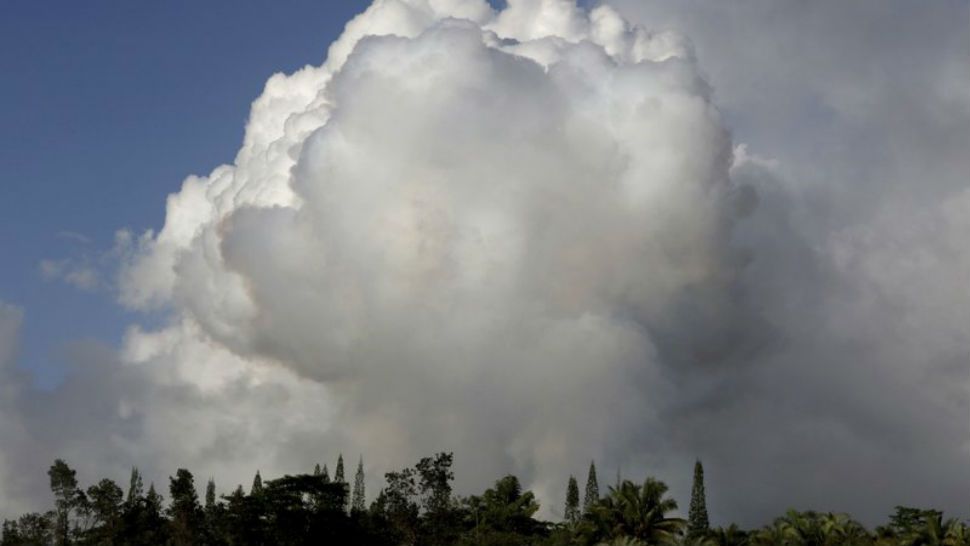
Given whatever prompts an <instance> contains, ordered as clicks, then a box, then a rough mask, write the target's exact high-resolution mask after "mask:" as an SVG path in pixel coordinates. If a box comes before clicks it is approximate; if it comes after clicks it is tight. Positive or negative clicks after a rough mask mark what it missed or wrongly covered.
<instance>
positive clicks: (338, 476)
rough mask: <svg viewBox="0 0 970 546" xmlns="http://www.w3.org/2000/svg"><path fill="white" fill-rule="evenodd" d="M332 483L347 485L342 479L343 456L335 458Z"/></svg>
mask: <svg viewBox="0 0 970 546" xmlns="http://www.w3.org/2000/svg"><path fill="white" fill-rule="evenodd" d="M333 481H335V482H337V483H347V480H345V479H344V454H343V453H341V454H340V455H338V456H337V468H336V469H335V470H334V471H333Z"/></svg>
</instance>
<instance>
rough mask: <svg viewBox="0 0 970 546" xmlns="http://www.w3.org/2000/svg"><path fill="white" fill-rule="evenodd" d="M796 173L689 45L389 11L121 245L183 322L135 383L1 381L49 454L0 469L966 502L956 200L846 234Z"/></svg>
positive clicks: (760, 501)
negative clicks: (652, 484)
mask: <svg viewBox="0 0 970 546" xmlns="http://www.w3.org/2000/svg"><path fill="white" fill-rule="evenodd" d="M966 104H970V101H968V102H967V103H966ZM957 112H958V114H956V115H954V116H953V119H957V120H963V121H966V120H968V119H970V109H968V110H959V109H958V110H957ZM960 116H963V117H960ZM967 126H968V125H967V124H964V125H961V126H960V128H958V129H947V131H953V132H955V133H956V134H958V135H965V134H967V130H966V127H967ZM925 132H926V133H930V132H932V131H931V130H930V129H927V130H926V131H925ZM921 134H922V133H921ZM947 134H950V133H947ZM943 153H944V152H941V154H943ZM914 155H918V154H916V153H915V152H914ZM944 155H948V156H952V155H953V154H952V153H949V154H944ZM930 157H932V156H930ZM965 157H966V155H965V154H964V155H963V159H961V160H962V161H963V162H964V164H966V159H965ZM784 173H785V169H784V167H782V166H779V165H778V164H777V163H775V162H773V161H768V160H765V159H762V158H759V157H758V156H756V155H754V154H753V153H749V152H748V151H747V150H746V149H745V148H744V147H743V146H737V147H735V145H734V144H733V143H732V141H731V137H730V135H729V134H728V132H727V129H726V125H725V122H724V121H723V120H722V118H721V116H720V114H719V112H718V110H717V109H716V107H715V106H714V104H713V99H712V91H711V89H710V88H709V87H708V85H707V83H705V81H704V80H703V79H702V77H701V76H700V71H699V68H698V66H697V63H696V61H695V59H694V54H693V48H692V46H691V45H690V43H689V42H688V41H687V40H686V39H685V38H683V37H681V36H680V35H678V34H676V33H673V32H659V33H654V32H650V31H648V30H645V29H644V28H641V27H639V26H635V25H632V24H630V23H628V22H627V21H625V20H624V19H622V18H621V17H620V16H619V15H617V13H616V12H615V11H613V10H612V9H611V8H609V7H605V6H600V7H597V8H595V9H592V10H591V11H586V10H583V9H580V8H578V7H576V6H575V5H574V4H573V3H572V2H570V1H568V0H509V2H508V7H507V8H505V9H503V10H501V11H494V10H493V9H492V8H490V7H489V5H488V4H487V3H486V2H484V0H482V1H478V0H377V1H376V2H375V3H374V5H373V6H371V7H370V8H369V9H368V10H367V11H366V12H365V13H363V14H362V15H360V16H359V17H357V18H356V19H354V20H353V21H351V22H350V23H349V24H348V25H347V27H346V30H345V32H344V34H343V36H342V37H341V38H340V39H339V40H338V41H336V42H335V43H334V44H333V45H332V46H331V48H330V51H329V53H328V55H327V58H326V61H325V62H324V63H323V65H322V66H320V67H307V68H304V69H303V70H300V71H298V72H296V73H295V74H292V75H289V76H285V75H276V76H273V77H272V78H271V79H270V80H269V82H268V83H267V85H266V89H265V91H264V93H263V95H262V96H261V97H259V98H258V99H257V100H256V101H255V102H254V103H253V109H252V113H251V116H250V120H249V123H248V125H247V128H246V134H245V139H244V142H243V145H242V148H241V149H240V151H239V154H238V156H237V157H236V160H235V162H234V164H233V165H226V166H221V167H218V168H217V169H215V170H214V171H213V172H212V173H210V174H209V175H208V176H206V177H194V176H193V177H189V178H188V179H187V180H186V181H185V182H184V184H183V186H182V188H181V190H180V191H179V192H177V193H175V194H173V195H172V196H170V198H169V201H168V207H167V213H166V219H165V224H164V227H163V228H162V229H161V230H160V231H159V232H158V233H151V232H149V233H146V234H144V235H141V236H136V235H132V234H130V233H122V234H121V236H120V237H119V240H118V249H116V251H117V252H121V253H122V254H123V255H125V256H127V258H126V260H125V264H124V267H123V268H122V274H121V278H120V296H121V301H122V303H123V304H124V305H126V306H127V307H129V308H131V309H134V310H145V311H151V312H155V311H159V310H160V311H161V312H162V316H166V317H170V318H169V320H168V321H167V322H165V323H164V324H163V325H162V326H158V327H153V328H146V327H132V328H131V329H130V331H129V332H128V335H127V336H126V341H125V344H124V347H123V350H122V351H121V355H120V358H117V360H116V357H115V356H113V355H112V354H111V353H110V352H108V351H105V350H103V349H100V348H98V347H94V346H90V345H79V346H77V347H74V348H73V349H71V354H72V355H73V358H74V359H75V361H77V362H78V363H79V364H78V365H79V369H83V373H78V374H76V375H74V376H72V378H71V379H69V381H68V382H67V383H66V384H65V385H64V386H63V387H61V388H60V389H59V390H58V391H57V392H56V393H50V394H43V395H36V396H32V397H23V396H18V394H17V392H16V389H18V388H19V387H16V382H10V383H9V385H13V386H12V387H10V389H8V391H10V392H3V393H2V395H0V404H3V405H4V406H3V407H6V406H8V405H11V404H14V403H15V402H16V404H14V405H17V407H18V409H17V411H20V412H22V413H24V414H26V415H31V416H33V417H30V418H29V419H30V420H31V423H30V426H29V428H30V429H31V430H32V431H33V436H32V439H31V442H24V443H23V444H22V445H31V446H38V447H36V448H30V449H19V450H12V451H11V450H7V454H8V455H9V456H11V457H14V458H15V459H16V460H14V461H5V460H4V459H3V458H0V472H3V463H4V462H8V463H9V464H7V465H6V466H7V467H8V469H9V468H17V469H18V471H19V472H21V473H23V474H24V475H36V476H41V477H42V476H43V471H44V467H45V465H47V464H49V461H48V460H46V459H45V458H39V457H37V456H36V453H39V452H43V453H44V455H45V456H47V457H52V456H54V454H55V452H56V453H59V454H66V455H67V456H68V458H69V461H75V462H76V464H77V466H78V467H79V470H80V473H81V476H82V479H94V478H95V477H100V475H101V474H103V473H105V472H109V473H110V472H113V473H114V477H116V478H117V479H123V478H124V472H125V469H126V467H127V466H128V465H130V464H133V463H135V464H139V465H141V466H142V469H143V470H144V471H145V472H146V474H147V475H148V476H149V477H150V478H153V479H155V480H157V481H159V482H163V480H164V477H165V476H166V475H167V474H170V473H172V472H174V469H175V468H177V467H179V466H185V467H188V468H190V469H191V470H193V471H194V472H196V474H197V475H198V476H210V475H211V476H215V477H216V480H217V482H218V483H219V484H220V487H221V488H223V489H228V488H230V487H232V486H234V485H235V483H239V482H242V483H246V482H248V480H249V479H251V476H252V474H253V472H254V471H255V470H256V466H257V465H259V467H260V468H261V469H262V470H263V471H264V474H265V475H278V474H280V473H282V472H301V471H306V470H308V469H310V468H312V466H313V464H314V463H318V462H319V463H323V462H328V461H330V462H331V464H332V461H333V459H335V458H336V454H337V453H338V452H341V451H342V452H343V453H344V454H345V456H348V457H350V458H351V459H353V458H355V457H356V455H357V454H358V453H363V455H364V457H365V462H366V463H367V467H368V481H369V482H371V483H370V484H369V486H368V488H369V491H372V492H373V491H376V490H377V488H378V487H379V485H380V480H381V473H383V472H384V471H386V470H389V469H391V468H397V467H400V466H403V465H406V464H411V463H413V462H414V461H415V460H416V459H417V458H418V457H420V456H424V455H428V454H431V453H433V452H436V451H442V450H445V451H454V452H455V456H456V467H457V468H456V473H457V475H458V479H459V484H458V485H459V491H461V492H472V491H480V490H481V488H482V487H484V486H486V485H488V483H489V482H490V481H491V480H494V479H496V478H498V477H500V476H502V475H503V474H505V473H516V474H518V475H519V476H520V477H521V478H523V480H524V481H525V482H526V485H527V486H529V487H533V488H535V489H536V490H537V492H539V494H540V497H541V498H542V500H543V502H544V508H545V515H555V514H556V512H557V507H558V506H559V505H560V504H561V500H562V498H563V496H562V495H563V493H564V489H565V483H566V480H567V479H568V476H569V474H577V475H579V474H581V473H583V472H585V469H586V465H588V463H589V460H590V459H594V458H595V459H596V460H597V462H598V465H599V468H600V474H601V476H602V478H601V481H602V482H607V483H612V479H613V475H614V473H615V472H616V471H617V470H618V469H619V470H620V471H622V473H623V475H624V477H631V478H635V479H640V478H642V477H643V476H644V475H646V474H648V473H649V474H655V475H658V476H659V477H661V478H662V479H665V480H666V481H668V482H670V483H671V484H672V485H673V491H674V493H675V494H676V495H677V496H678V499H679V500H680V501H681V504H682V505H684V504H685V502H686V497H685V495H686V493H687V491H688V488H689V479H690V469H691V466H692V464H693V460H694V457H701V458H702V459H703V460H704V461H705V464H706V466H707V470H708V480H709V486H708V488H709V500H710V502H711V508H712V514H713V515H714V517H715V519H716V520H717V522H721V521H723V520H724V519H726V518H732V519H738V520H740V522H741V523H743V524H758V523H763V522H764V521H765V519H766V518H767V517H769V516H773V515H777V513H779V512H780V511H783V510H784V509H785V508H787V507H788V506H794V507H797V508H815V509H821V510H829V509H832V510H851V511H853V512H854V513H856V514H858V515H860V516H862V517H864V518H867V519H868V520H870V521H872V520H873V519H874V518H876V517H881V516H882V515H883V514H884V513H885V512H886V511H887V510H889V509H890V508H891V507H892V505H893V504H917V505H920V504H921V505H928V506H938V507H944V508H948V509H953V508H956V507H960V508H963V507H965V505H966V504H965V502H963V501H964V500H966V499H965V492H966V491H967V490H968V486H970V484H968V483H967V480H968V475H967V474H966V473H965V469H966V466H965V464H966V457H967V456H968V455H970V441H968V440H970V434H968V431H967V427H966V418H967V414H968V411H970V403H968V402H970V396H968V387H970V385H968V381H967V374H966V356H967V354H968V352H970V350H968V347H970V343H968V340H970V332H968V330H967V324H970V317H968V316H967V309H970V295H968V293H967V291H966V281H967V279H970V251H968V250H967V247H966V246H965V244H962V243H961V241H963V240H964V239H963V237H964V236H965V234H966V233H967V230H968V229H970V226H968V225H967V222H966V218H967V217H970V198H968V197H967V196H968V195H970V190H966V189H965V187H964V188H963V189H961V188H958V189H957V191H949V192H943V191H940V192H938V193H937V194H936V197H934V198H932V199H931V198H927V199H926V200H925V201H924V204H923V205H921V206H920V207H915V206H913V207H912V208H907V207H906V202H905V201H903V200H899V201H897V204H899V205H898V206H897V207H895V208H892V207H889V206H883V203H882V202H881V201H876V200H874V199H871V198H870V196H872V195H875V194H876V192H875V191H872V190H871V188H870V190H868V191H865V192H863V191H862V190H859V195H857V196H855V197H856V198H857V199H858V202H862V201H866V203H867V207H868V209H867V210H877V211H878V210H881V211H882V212H881V214H873V215H870V216H867V219H868V220H867V221H866V222H865V223H860V224H853V223H852V222H851V221H849V220H847V218H854V217H853V216H852V215H851V214H848V213H844V212H840V211H842V210H849V211H850V212H851V205H852V203H850V204H848V205H846V204H842V203H836V201H837V200H838V196H839V194H835V193H831V194H825V192H826V191H829V190H828V189H827V188H833V187H838V188H840V191H848V190H847V188H849V187H851V184H849V183H848V182H847V181H846V180H842V179H839V180H832V181H828V182H829V184H828V185H825V186H821V185H817V186H813V187H807V186H805V185H803V184H800V183H798V182H797V181H793V180H792V179H791V177H790V176H788V175H785V174H784ZM907 182H908V181H907ZM840 184H841V186H840ZM900 185H901V186H903V185H904V184H900ZM842 188H846V189H844V190H843V189H842ZM859 196H862V197H864V198H865V199H862V198H860V197H859ZM853 203H854V202H853ZM840 207H841V208H840ZM900 217H906V218H907V222H899V221H898V218H900ZM836 220H837V221H836ZM828 221H832V222H833V223H832V225H828V224H827V223H826V222H828ZM17 321H18V323H19V317H18V318H17ZM0 331H2V329H0ZM0 349H2V346H0ZM0 360H3V355H2V354H0ZM8 373H9V372H8ZM11 389H14V390H11ZM92 393H98V395H97V396H93V395H92ZM93 400H94V401H93ZM95 401H96V402H95ZM25 408H26V409H25ZM78 408H83V411H78ZM65 419H66V420H67V425H65V424H64V422H65ZM14 424H16V423H14ZM18 426H19V425H18ZM0 427H4V428H3V430H13V429H12V428H11V425H10V424H9V423H6V422H5V421H3V420H0ZM927 446H932V448H931V449H927ZM106 469H107V470H106ZM580 478H581V479H582V476H580ZM31 487H33V489H31ZM5 488H6V492H7V493H10V494H11V495H14V494H20V495H22V496H25V497H31V498H37V494H36V491H35V490H36V487H34V486H30V485H29V484H26V483H20V482H17V483H14V484H13V485H11V484H7V485H6V486H5ZM873 499H878V500H873ZM961 503H962V504H961Z"/></svg>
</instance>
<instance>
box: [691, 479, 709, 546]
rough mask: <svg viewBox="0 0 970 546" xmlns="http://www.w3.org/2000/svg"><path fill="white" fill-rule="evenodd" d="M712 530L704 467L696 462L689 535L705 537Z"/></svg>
mask: <svg viewBox="0 0 970 546" xmlns="http://www.w3.org/2000/svg"><path fill="white" fill-rule="evenodd" d="M709 530H710V522H709V521H708V519H707V500H706V499H705V496H704V467H703V465H701V462H700V461H697V462H695V463H694V485H693V487H692V488H691V493H690V511H689V512H688V516H687V536H688V537H703V536H706V535H707V533H708V531H709Z"/></svg>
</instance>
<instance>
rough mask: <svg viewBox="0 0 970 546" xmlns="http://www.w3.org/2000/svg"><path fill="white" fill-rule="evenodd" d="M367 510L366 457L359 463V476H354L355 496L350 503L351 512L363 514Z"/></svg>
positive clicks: (361, 458) (362, 457)
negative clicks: (365, 487) (365, 495)
mask: <svg viewBox="0 0 970 546" xmlns="http://www.w3.org/2000/svg"><path fill="white" fill-rule="evenodd" d="M365 508H366V505H365V500H364V456H363V455H361V457H360V459H359V460H358V461H357V474H356V475H354V495H353V498H352V499H351V502H350V511H351V512H363V511H364V509H365Z"/></svg>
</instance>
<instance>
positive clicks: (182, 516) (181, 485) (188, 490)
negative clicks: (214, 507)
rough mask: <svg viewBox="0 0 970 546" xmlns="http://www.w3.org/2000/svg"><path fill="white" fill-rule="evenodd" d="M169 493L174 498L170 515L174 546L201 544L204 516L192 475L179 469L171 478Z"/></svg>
mask: <svg viewBox="0 0 970 546" xmlns="http://www.w3.org/2000/svg"><path fill="white" fill-rule="evenodd" d="M168 492H169V495H171V498H172V501H171V504H170V505H169V507H168V514H169V518H170V528H171V540H172V544H173V546H194V545H197V544H199V543H200V542H201V538H202V522H203V515H202V506H201V505H199V496H198V493H197V492H196V490H195V479H194V478H193V477H192V473H191V472H189V471H188V470H186V469H184V468H180V469H178V471H176V473H175V477H174V478H169V488H168Z"/></svg>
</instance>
